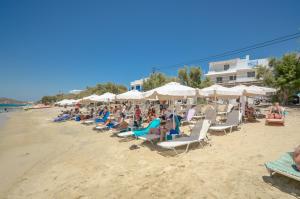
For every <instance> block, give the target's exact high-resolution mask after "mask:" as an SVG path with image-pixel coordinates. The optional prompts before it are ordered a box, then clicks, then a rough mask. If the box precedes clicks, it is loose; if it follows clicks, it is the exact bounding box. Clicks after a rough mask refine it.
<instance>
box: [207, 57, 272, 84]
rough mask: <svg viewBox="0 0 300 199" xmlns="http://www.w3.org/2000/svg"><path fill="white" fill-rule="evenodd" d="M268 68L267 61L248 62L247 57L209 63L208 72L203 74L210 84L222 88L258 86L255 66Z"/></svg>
mask: <svg viewBox="0 0 300 199" xmlns="http://www.w3.org/2000/svg"><path fill="white" fill-rule="evenodd" d="M258 65H260V66H266V67H268V66H269V60H268V59H267V58H265V59H255V60H250V59H249V55H247V56H246V57H245V59H240V58H236V59H231V60H225V61H218V62H210V63H209V71H208V73H207V74H205V76H206V77H209V78H210V79H211V81H212V82H214V83H216V84H221V85H224V86H233V85H236V84H248V85H249V84H259V83H260V81H259V80H257V79H256V69H255V68H256V66H258Z"/></svg>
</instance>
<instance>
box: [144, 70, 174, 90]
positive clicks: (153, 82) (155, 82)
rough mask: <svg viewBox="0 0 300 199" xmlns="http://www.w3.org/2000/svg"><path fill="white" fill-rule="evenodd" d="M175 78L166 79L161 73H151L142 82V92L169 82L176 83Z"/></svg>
mask: <svg viewBox="0 0 300 199" xmlns="http://www.w3.org/2000/svg"><path fill="white" fill-rule="evenodd" d="M177 81H178V79H177V78H176V77H168V76H166V75H165V74H163V73H152V74H151V75H150V77H149V78H148V79H147V80H145V81H144V82H143V90H144V91H148V90H151V89H154V88H157V87H159V86H162V85H164V84H166V83H169V82H177Z"/></svg>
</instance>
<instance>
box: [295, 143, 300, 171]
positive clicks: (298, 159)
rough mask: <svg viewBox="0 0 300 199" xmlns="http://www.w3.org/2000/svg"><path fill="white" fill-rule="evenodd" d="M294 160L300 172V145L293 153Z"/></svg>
mask: <svg viewBox="0 0 300 199" xmlns="http://www.w3.org/2000/svg"><path fill="white" fill-rule="evenodd" d="M293 160H294V162H295V164H296V167H297V169H298V171H300V145H299V146H298V147H297V148H296V149H295V151H294V153H293Z"/></svg>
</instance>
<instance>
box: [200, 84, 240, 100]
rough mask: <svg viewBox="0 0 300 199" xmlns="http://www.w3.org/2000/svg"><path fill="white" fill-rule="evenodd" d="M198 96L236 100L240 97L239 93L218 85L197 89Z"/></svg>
mask: <svg viewBox="0 0 300 199" xmlns="http://www.w3.org/2000/svg"><path fill="white" fill-rule="evenodd" d="M199 94H200V95H201V94H202V95H206V96H208V97H214V98H217V97H218V98H236V97H239V96H241V95H242V92H241V91H238V90H235V89H232V88H227V87H224V86H221V85H218V84H214V85H212V86H209V87H206V88H203V89H199Z"/></svg>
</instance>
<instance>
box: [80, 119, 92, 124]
mask: <svg viewBox="0 0 300 199" xmlns="http://www.w3.org/2000/svg"><path fill="white" fill-rule="evenodd" d="M94 123H95V119H89V120H84V121H82V122H81V124H86V125H90V124H94Z"/></svg>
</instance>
